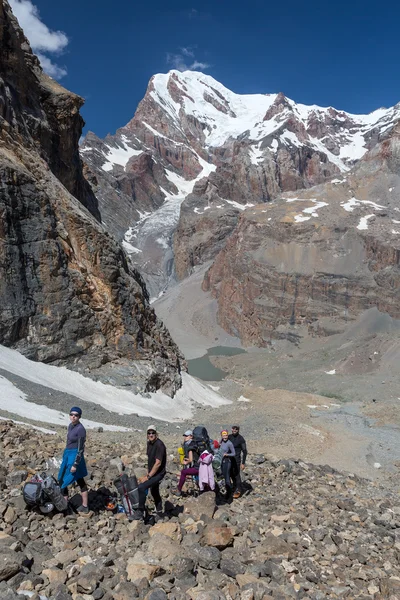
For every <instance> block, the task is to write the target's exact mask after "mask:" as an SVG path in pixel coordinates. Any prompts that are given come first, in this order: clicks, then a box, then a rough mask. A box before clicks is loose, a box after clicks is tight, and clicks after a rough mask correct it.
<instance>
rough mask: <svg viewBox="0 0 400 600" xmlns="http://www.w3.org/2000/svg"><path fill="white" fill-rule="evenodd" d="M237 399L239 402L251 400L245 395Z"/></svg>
mask: <svg viewBox="0 0 400 600" xmlns="http://www.w3.org/2000/svg"><path fill="white" fill-rule="evenodd" d="M237 401H238V402H251V400H250V399H249V398H246V397H245V396H239V398H238V399H237Z"/></svg>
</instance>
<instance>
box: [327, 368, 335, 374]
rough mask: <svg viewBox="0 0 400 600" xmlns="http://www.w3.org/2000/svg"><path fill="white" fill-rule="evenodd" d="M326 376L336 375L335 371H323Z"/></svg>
mask: <svg viewBox="0 0 400 600" xmlns="http://www.w3.org/2000/svg"><path fill="white" fill-rule="evenodd" d="M325 373H326V374H327V375H336V369H332V370H331V371H325Z"/></svg>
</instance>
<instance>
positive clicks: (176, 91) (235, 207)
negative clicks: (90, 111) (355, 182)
mask: <svg viewBox="0 0 400 600" xmlns="http://www.w3.org/2000/svg"><path fill="white" fill-rule="evenodd" d="M399 116H400V106H395V107H393V108H391V109H381V110H378V111H375V112H374V113H371V114H370V115H350V114H348V113H345V112H343V111H338V110H336V109H334V108H321V107H318V106H305V105H302V104H297V103H296V102H294V101H293V100H290V99H289V98H287V97H285V96H284V95H283V94H282V93H280V94H254V95H239V94H235V93H234V92H232V91H230V90H229V89H227V88H225V87H224V86H223V85H221V84H220V83H219V82H218V81H216V80H215V79H213V78H212V77H210V76H208V75H204V74H203V73H196V72H191V71H186V72H184V73H180V72H178V71H171V72H170V73H168V74H158V75H155V76H153V77H152V78H151V80H150V82H149V85H148V88H147V91H146V94H145V96H144V98H143V100H142V101H141V102H140V104H139V106H138V108H137V111H136V113H135V115H134V117H133V119H132V120H131V121H130V122H129V123H128V124H127V125H126V126H124V127H122V128H121V129H119V130H118V131H117V132H116V134H115V135H108V136H107V137H106V138H105V139H104V140H101V139H99V138H97V137H96V136H95V135H94V134H88V136H87V137H86V140H85V142H84V144H83V146H82V148H81V154H82V157H83V160H84V161H85V163H86V164H87V176H88V179H89V181H90V182H91V183H92V185H93V189H94V190H95V192H96V195H97V196H98V198H99V202H100V211H101V214H102V218H103V220H104V222H105V224H106V226H107V228H108V229H109V231H111V232H112V233H114V234H115V235H116V236H118V237H119V238H120V239H124V242H125V247H126V249H127V251H128V253H130V255H131V259H132V261H133V262H134V264H135V265H136V266H137V267H138V268H139V269H140V270H141V271H142V272H143V274H144V276H145V278H146V281H147V282H148V284H149V288H150V290H151V295H152V296H156V295H158V293H159V292H160V291H161V290H163V289H165V288H166V287H167V286H168V285H169V284H170V282H171V280H174V278H175V276H177V278H178V279H182V278H184V277H185V276H187V275H188V274H189V273H190V272H191V271H192V269H193V268H194V267H195V266H197V265H199V264H201V263H202V262H204V261H206V260H209V259H210V258H213V257H215V256H216V254H217V253H218V251H219V250H220V249H221V248H222V245H223V242H224V240H226V239H227V237H228V236H229V235H230V233H231V232H232V231H233V229H234V227H235V225H236V223H237V221H238V219H239V215H240V213H241V211H243V210H244V208H245V207H246V206H247V205H249V204H250V205H255V204H259V203H264V202H269V201H270V200H272V199H274V198H276V197H278V196H279V195H280V194H281V193H282V192H286V191H291V190H298V189H303V188H309V187H312V186H314V185H317V184H319V183H323V182H325V181H326V180H327V179H330V178H332V177H333V176H336V175H339V174H340V173H342V172H346V171H348V170H349V169H350V168H351V166H353V164H354V162H355V161H356V160H358V159H360V158H361V157H362V156H363V154H364V153H365V152H366V151H367V150H368V149H371V148H372V147H373V146H374V144H376V143H377V141H378V140H379V139H380V137H381V136H382V133H384V132H386V131H387V130H388V129H390V128H391V127H392V126H393V123H394V122H395V121H396V120H397V119H398V118H399ZM174 268H175V272H174Z"/></svg>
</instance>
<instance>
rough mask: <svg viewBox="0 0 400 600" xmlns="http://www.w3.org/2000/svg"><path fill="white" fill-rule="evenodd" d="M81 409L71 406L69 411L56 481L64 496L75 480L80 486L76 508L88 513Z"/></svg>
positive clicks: (84, 433)
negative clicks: (79, 501) (65, 436)
mask: <svg viewBox="0 0 400 600" xmlns="http://www.w3.org/2000/svg"><path fill="white" fill-rule="evenodd" d="M81 416H82V410H81V409H80V408H79V406H73V407H72V408H71V410H70V411H69V418H70V421H71V422H70V424H69V426H68V432H67V446H66V448H65V450H64V454H63V459H62V463H61V467H60V471H59V473H58V482H59V485H60V488H61V490H62V493H63V494H64V496H68V486H69V485H71V484H72V483H74V482H75V481H76V482H77V484H78V485H79V487H80V488H81V496H82V505H81V506H79V508H78V509H77V510H78V512H80V513H86V514H87V513H88V512H89V507H88V488H87V485H86V482H85V479H84V478H85V477H86V476H87V474H88V472H87V468H86V463H85V457H84V451H85V442H86V429H85V428H84V426H83V425H82V423H81V421H80V419H81Z"/></svg>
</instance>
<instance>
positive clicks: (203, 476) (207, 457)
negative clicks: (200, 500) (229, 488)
mask: <svg viewBox="0 0 400 600" xmlns="http://www.w3.org/2000/svg"><path fill="white" fill-rule="evenodd" d="M213 459H214V457H213V455H212V454H211V453H210V452H208V451H207V450H205V451H204V452H203V453H202V454H201V455H200V458H199V486H200V490H201V491H203V490H204V486H208V488H209V489H210V490H215V480H214V470H213V468H212V461H213Z"/></svg>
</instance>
